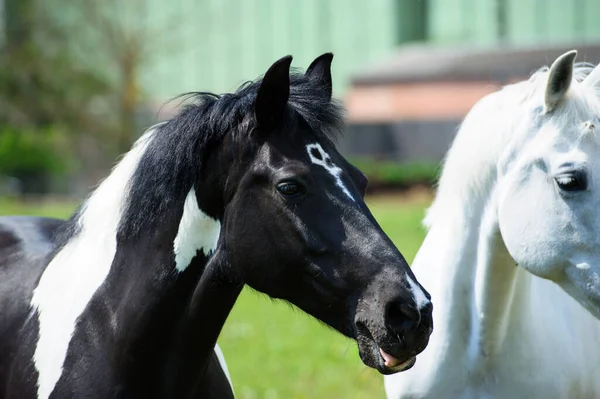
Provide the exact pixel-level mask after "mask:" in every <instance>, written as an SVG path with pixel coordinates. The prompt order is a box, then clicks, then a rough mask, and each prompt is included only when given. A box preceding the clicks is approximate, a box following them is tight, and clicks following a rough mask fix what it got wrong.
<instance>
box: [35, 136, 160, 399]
mask: <svg viewBox="0 0 600 399" xmlns="http://www.w3.org/2000/svg"><path fill="white" fill-rule="evenodd" d="M152 132H153V130H149V131H148V132H146V134H144V135H143V136H142V137H141V138H140V139H139V140H138V141H137V143H136V144H135V145H134V146H133V148H132V149H131V151H130V152H129V153H128V154H127V155H126V156H125V157H124V158H123V160H122V161H121V162H120V163H119V164H118V165H117V166H116V167H115V169H114V170H113V172H112V173H111V174H110V175H109V176H108V177H107V178H106V180H104V182H102V184H100V186H99V187H98V189H96V191H95V192H94V193H93V194H92V196H91V197H90V198H89V199H88V200H87V201H86V202H85V204H84V206H83V208H82V211H81V214H80V216H79V219H78V220H77V224H78V226H79V229H80V231H79V232H78V233H77V234H76V235H75V236H73V237H72V238H71V240H70V241H69V242H68V243H67V244H66V245H65V246H64V247H63V248H62V249H61V250H60V251H59V252H58V253H57V254H56V255H55V256H54V258H53V259H52V260H51V262H50V263H49V264H48V267H47V268H46V270H45V271H44V273H43V274H42V276H41V278H40V281H39V283H38V286H37V288H36V289H35V290H34V292H33V297H32V299H31V306H32V309H33V310H34V311H37V316H38V321H39V340H38V342H37V344H36V347H35V352H34V355H33V361H34V364H35V368H36V370H37V372H38V381H37V382H38V383H37V385H38V389H37V397H38V399H47V398H48V397H49V396H50V394H51V393H52V391H53V390H54V388H55V386H56V383H57V382H58V380H59V378H60V376H61V374H62V371H63V365H64V361H65V358H66V356H67V351H68V349H69V343H70V342H71V338H72V336H73V334H74V332H75V326H76V323H77V319H78V318H79V317H80V316H81V314H82V313H83V311H84V310H85V308H86V307H87V305H88V303H89V302H90V301H91V299H92V297H93V295H94V293H95V292H96V290H97V289H98V288H99V287H100V286H101V285H102V283H103V282H104V280H105V279H106V277H107V276H108V273H109V272H110V267H111V265H112V262H113V258H114V256H115V253H116V250H117V228H118V225H119V221H120V219H121V213H122V211H123V206H124V204H125V195H126V192H127V184H128V183H129V180H130V178H131V176H132V175H133V173H134V171H135V170H136V167H137V165H138V163H139V161H140V158H141V156H142V155H143V153H144V152H145V150H146V147H147V144H148V141H149V138H150V137H151V135H152Z"/></svg>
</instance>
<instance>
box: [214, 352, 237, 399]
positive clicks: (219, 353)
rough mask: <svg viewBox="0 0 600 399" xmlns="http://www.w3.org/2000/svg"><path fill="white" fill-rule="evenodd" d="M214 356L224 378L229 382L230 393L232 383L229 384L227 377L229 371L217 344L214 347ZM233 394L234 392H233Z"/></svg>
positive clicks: (229, 377)
mask: <svg viewBox="0 0 600 399" xmlns="http://www.w3.org/2000/svg"><path fill="white" fill-rule="evenodd" d="M215 354H216V355H217V359H219V364H220V365H221V368H222V369H223V372H224V373H225V377H227V381H229V386H230V387H231V392H233V383H232V382H231V376H230V375H229V369H228V368H227V363H226V362H225V356H223V351H221V348H220V347H219V344H216V345H215ZM234 394H235V392H234Z"/></svg>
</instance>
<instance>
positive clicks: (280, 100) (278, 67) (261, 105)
mask: <svg viewBox="0 0 600 399" xmlns="http://www.w3.org/2000/svg"><path fill="white" fill-rule="evenodd" d="M291 63H292V56H291V55H288V56H285V57H283V58H281V59H279V60H277V61H275V63H274V64H273V65H271V67H270V68H269V70H268V71H267V73H265V76H264V77H263V79H262V82H261V84H260V87H259V88H258V94H257V95H256V100H255V102H254V112H255V114H256V121H257V124H258V126H259V127H260V128H264V129H268V128H273V127H274V126H276V125H277V124H278V123H279V122H281V121H282V120H283V118H284V116H285V109H286V106H287V102H288V99H289V97H290V65H291Z"/></svg>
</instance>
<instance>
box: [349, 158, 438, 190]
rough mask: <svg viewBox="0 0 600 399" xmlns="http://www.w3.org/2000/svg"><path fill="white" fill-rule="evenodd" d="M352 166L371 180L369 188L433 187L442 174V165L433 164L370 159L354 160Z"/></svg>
mask: <svg viewBox="0 0 600 399" xmlns="http://www.w3.org/2000/svg"><path fill="white" fill-rule="evenodd" d="M351 161H352V164H353V165H354V166H356V167H357V168H359V169H360V170H361V171H362V172H363V173H364V174H365V175H367V177H368V178H369V188H370V189H378V188H389V187H395V188H407V187H411V186H414V185H427V186H431V185H433V184H434V183H435V181H436V180H437V178H438V175H439V172H440V165H439V164H438V163H432V162H412V163H401V162H394V161H377V160H371V159H368V158H355V159H352V160H351Z"/></svg>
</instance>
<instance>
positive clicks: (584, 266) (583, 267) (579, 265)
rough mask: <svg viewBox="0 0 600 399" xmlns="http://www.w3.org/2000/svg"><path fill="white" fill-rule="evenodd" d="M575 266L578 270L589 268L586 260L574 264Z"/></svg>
mask: <svg viewBox="0 0 600 399" xmlns="http://www.w3.org/2000/svg"><path fill="white" fill-rule="evenodd" d="M575 267H577V268H578V269H580V270H587V269H589V268H590V265H589V264H588V263H586V262H582V263H578V264H576V265H575Z"/></svg>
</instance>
